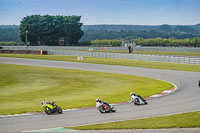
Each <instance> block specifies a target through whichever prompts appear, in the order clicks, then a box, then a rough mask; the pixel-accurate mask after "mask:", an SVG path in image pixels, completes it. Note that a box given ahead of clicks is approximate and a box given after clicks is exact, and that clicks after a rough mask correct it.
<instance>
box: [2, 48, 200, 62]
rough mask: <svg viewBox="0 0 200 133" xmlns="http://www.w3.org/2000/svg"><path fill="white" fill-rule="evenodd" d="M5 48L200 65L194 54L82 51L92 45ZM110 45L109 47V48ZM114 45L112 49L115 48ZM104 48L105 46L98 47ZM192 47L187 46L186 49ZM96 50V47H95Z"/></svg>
mask: <svg viewBox="0 0 200 133" xmlns="http://www.w3.org/2000/svg"><path fill="white" fill-rule="evenodd" d="M2 48H3V50H6V49H7V50H36V51H40V50H43V51H48V54H53V55H69V56H85V57H99V58H115V59H129V60H143V61H154V62H171V63H182V64H196V65H200V57H193V56H191V57H190V56H173V55H171V56H170V55H148V54H124V53H105V52H85V51H80V50H83V49H89V48H91V47H66V46H62V47H60V46H57V47H55V46H29V47H26V46H2ZM109 48H110V47H108V49H109ZM114 48H116V49H124V48H121V47H114ZM114 48H113V47H112V49H114ZM98 49H103V47H98ZM186 49H187V50H188V51H189V49H190V48H185V50H186ZM191 49H193V50H194V51H199V52H200V48H191ZM94 50H95V49H94Z"/></svg>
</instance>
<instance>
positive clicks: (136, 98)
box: [131, 96, 147, 105]
mask: <svg viewBox="0 0 200 133" xmlns="http://www.w3.org/2000/svg"><path fill="white" fill-rule="evenodd" d="M131 102H133V103H134V104H135V105H144V104H147V101H146V100H145V99H144V98H142V97H141V96H131Z"/></svg>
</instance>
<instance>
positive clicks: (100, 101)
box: [96, 98, 111, 109]
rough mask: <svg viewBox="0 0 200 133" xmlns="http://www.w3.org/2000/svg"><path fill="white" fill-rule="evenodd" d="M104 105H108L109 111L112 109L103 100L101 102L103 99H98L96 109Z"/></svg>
mask: <svg viewBox="0 0 200 133" xmlns="http://www.w3.org/2000/svg"><path fill="white" fill-rule="evenodd" d="M103 104H105V105H107V107H108V108H109V109H111V107H110V105H109V104H108V103H106V102H104V101H103V100H101V99H99V98H97V99H96V108H99V107H100V106H102V105H103Z"/></svg>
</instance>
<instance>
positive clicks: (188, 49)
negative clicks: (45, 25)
mask: <svg viewBox="0 0 200 133" xmlns="http://www.w3.org/2000/svg"><path fill="white" fill-rule="evenodd" d="M2 48H3V49H8V50H9V49H11V50H27V49H28V50H29V49H30V50H41V49H42V50H63V51H66V50H69V51H71V50H74V51H78V50H79V51H80V50H87V51H89V49H93V50H104V47H89V46H84V47H79V46H29V47H26V46H2ZM107 50H113V51H128V48H126V47H107ZM133 50H134V51H171V52H200V47H197V48H195V47H135V48H134V49H133Z"/></svg>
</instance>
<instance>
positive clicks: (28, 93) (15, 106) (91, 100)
mask: <svg viewBox="0 0 200 133" xmlns="http://www.w3.org/2000/svg"><path fill="white" fill-rule="evenodd" d="M0 73H1V74H0V107H1V110H0V115H6V114H15V113H24V112H41V111H42V106H41V101H42V100H48V101H56V102H57V103H58V105H60V106H61V107H62V108H63V109H70V108H81V107H89V106H95V99H96V98H97V97H99V98H102V99H104V100H105V101H107V102H109V103H115V102H122V101H128V100H130V99H129V93H130V92H131V91H133V92H135V93H138V94H140V95H142V96H144V97H146V96H149V95H153V94H156V93H159V92H162V91H163V90H166V89H170V88H172V85H171V84H169V83H166V82H163V81H160V80H155V79H151V78H144V77H138V76H130V75H121V74H110V73H100V72H89V71H78V70H68V69H57V68H43V67H32V66H20V65H9V64H0ZM116 97H117V98H116Z"/></svg>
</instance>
